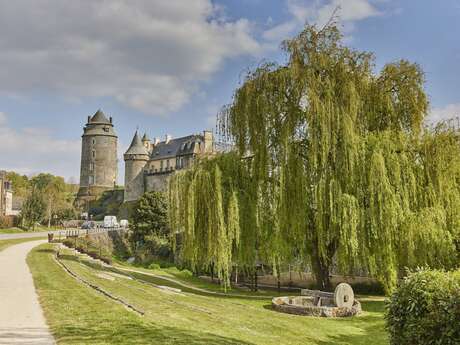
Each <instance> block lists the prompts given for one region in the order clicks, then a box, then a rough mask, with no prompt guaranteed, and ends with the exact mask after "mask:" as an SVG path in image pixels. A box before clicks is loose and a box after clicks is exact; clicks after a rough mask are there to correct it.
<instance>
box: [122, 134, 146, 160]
mask: <svg viewBox="0 0 460 345" xmlns="http://www.w3.org/2000/svg"><path fill="white" fill-rule="evenodd" d="M148 154H149V152H148V151H147V149H146V148H145V146H144V144H142V141H141V139H140V138H139V135H138V134H137V131H136V133H135V134H134V138H133V141H132V142H131V145H130V146H129V148H128V151H126V153H125V155H148Z"/></svg>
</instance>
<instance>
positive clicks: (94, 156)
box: [91, 150, 96, 158]
mask: <svg viewBox="0 0 460 345" xmlns="http://www.w3.org/2000/svg"><path fill="white" fill-rule="evenodd" d="M91 154H92V156H93V158H96V151H94V150H93V152H92V153H91Z"/></svg>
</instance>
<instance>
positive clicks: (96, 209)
mask: <svg viewBox="0 0 460 345" xmlns="http://www.w3.org/2000/svg"><path fill="white" fill-rule="evenodd" d="M89 206H90V207H89V214H90V215H92V216H93V219H94V220H99V221H100V220H103V219H104V217H105V216H107V215H113V216H118V217H119V218H120V219H122V218H121V209H122V207H123V190H110V191H104V192H103V193H102V194H101V196H100V197H99V198H98V199H97V200H95V201H92V202H90V205H89ZM123 218H127V217H123Z"/></svg>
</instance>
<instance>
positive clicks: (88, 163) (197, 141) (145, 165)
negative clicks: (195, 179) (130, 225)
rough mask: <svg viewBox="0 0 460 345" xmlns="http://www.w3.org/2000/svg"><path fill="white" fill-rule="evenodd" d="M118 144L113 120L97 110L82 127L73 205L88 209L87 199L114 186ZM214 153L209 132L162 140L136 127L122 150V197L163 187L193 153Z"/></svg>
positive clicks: (187, 163)
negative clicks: (128, 143) (76, 187)
mask: <svg viewBox="0 0 460 345" xmlns="http://www.w3.org/2000/svg"><path fill="white" fill-rule="evenodd" d="M117 145H118V137H117V135H116V134H115V130H114V125H113V120H112V118H111V117H109V118H107V117H106V116H105V114H104V113H103V112H102V111H101V110H98V111H97V112H96V113H95V114H94V115H93V116H88V121H87V123H86V125H85V126H84V128H83V135H82V148H81V165H80V186H79V190H78V194H77V199H76V205H77V206H79V207H81V208H82V209H84V210H88V208H89V202H91V201H93V200H96V199H97V198H98V197H99V196H100V195H101V194H102V193H103V192H104V191H108V190H113V189H114V187H115V184H116V181H117V173H118V169H117V165H118V160H117ZM211 154H214V139H213V135H212V132H210V131H204V132H203V134H193V135H188V136H186V137H182V138H177V139H173V138H172V137H171V136H170V135H167V136H165V139H164V140H163V141H160V140H159V139H154V140H150V139H149V138H148V136H147V134H145V135H144V136H143V137H142V138H141V137H140V136H139V135H138V133H137V131H136V133H135V135H134V138H133V140H132V142H131V145H130V146H129V148H128V150H127V151H126V153H125V154H124V161H125V191H124V201H135V200H138V199H139V198H140V197H141V196H142V194H144V193H145V192H148V191H153V190H156V191H160V190H164V189H165V188H166V184H167V179H168V177H169V176H170V175H171V173H173V172H174V171H176V170H180V169H184V168H187V167H189V166H190V165H191V164H192V163H193V161H194V160H195V158H196V157H198V156H205V155H211Z"/></svg>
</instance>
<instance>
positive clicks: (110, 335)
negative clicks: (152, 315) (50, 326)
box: [57, 320, 253, 345]
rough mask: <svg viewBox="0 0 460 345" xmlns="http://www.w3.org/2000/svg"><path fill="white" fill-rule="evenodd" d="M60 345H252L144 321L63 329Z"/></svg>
mask: <svg viewBox="0 0 460 345" xmlns="http://www.w3.org/2000/svg"><path fill="white" fill-rule="evenodd" d="M57 334H59V338H58V339H57V340H58V342H65V344H115V345H116V344H123V345H125V344H126V345H130V344H136V345H137V344H161V345H167V344H175V345H198V344H200V345H205V344H206V345H208V344H213V345H253V343H248V342H244V341H241V340H238V339H234V338H228V337H222V336H219V335H215V334H210V333H204V332H196V331H192V330H184V329H180V328H175V327H159V326H158V325H155V324H152V323H147V322H143V321H137V322H134V321H128V320H126V321H125V322H122V323H121V324H117V327H116V328H115V329H114V328H113V326H112V325H110V324H105V323H100V324H97V325H95V326H94V327H91V328H80V327H74V326H72V325H66V326H63V327H60V328H59V330H58V332H57Z"/></svg>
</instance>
